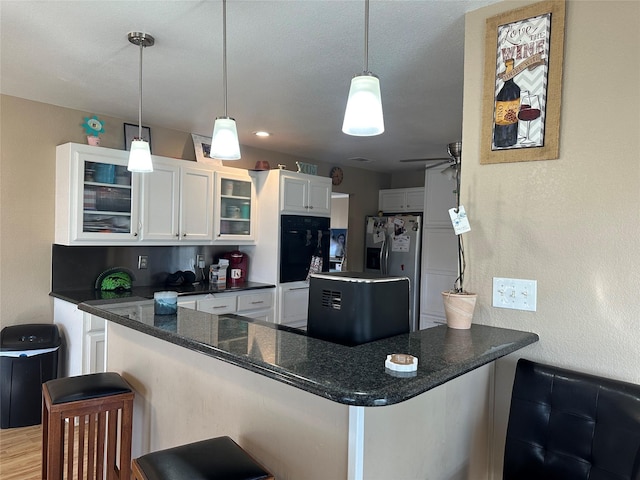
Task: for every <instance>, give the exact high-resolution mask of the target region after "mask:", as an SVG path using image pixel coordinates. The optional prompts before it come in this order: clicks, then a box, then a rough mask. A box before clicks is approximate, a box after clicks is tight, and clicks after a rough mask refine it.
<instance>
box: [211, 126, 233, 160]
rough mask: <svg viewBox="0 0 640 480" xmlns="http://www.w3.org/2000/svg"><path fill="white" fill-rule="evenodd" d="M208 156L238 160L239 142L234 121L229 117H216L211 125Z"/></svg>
mask: <svg viewBox="0 0 640 480" xmlns="http://www.w3.org/2000/svg"><path fill="white" fill-rule="evenodd" d="M210 156H211V157H213V158H217V159H219V160H238V159H239V158H240V144H239V143H238V131H237V130H236V121H235V120H234V119H233V118H229V117H218V118H216V122H215V124H214V125H213V136H212V137H211V153H210Z"/></svg>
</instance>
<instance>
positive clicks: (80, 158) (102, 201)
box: [55, 143, 139, 245]
mask: <svg viewBox="0 0 640 480" xmlns="http://www.w3.org/2000/svg"><path fill="white" fill-rule="evenodd" d="M128 153H129V152H126V151H121V150H112V149H108V148H102V147H93V146H89V145H82V144H75V143H67V144H64V145H60V146H58V147H57V148H56V212H55V242H56V243H58V244H62V245H71V244H77V245H80V244H91V245H108V244H112V243H114V242H137V240H138V233H139V232H138V229H139V225H138V201H139V174H136V173H134V174H132V173H131V172H129V171H128V170H127V161H128Z"/></svg>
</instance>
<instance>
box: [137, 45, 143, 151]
mask: <svg viewBox="0 0 640 480" xmlns="http://www.w3.org/2000/svg"><path fill="white" fill-rule="evenodd" d="M143 49H144V41H143V40H141V41H140V95H138V138H140V139H141V138H142V50H143Z"/></svg>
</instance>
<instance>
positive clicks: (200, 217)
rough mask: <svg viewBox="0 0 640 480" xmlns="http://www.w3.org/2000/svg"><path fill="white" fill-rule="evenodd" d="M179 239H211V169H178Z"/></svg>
mask: <svg viewBox="0 0 640 480" xmlns="http://www.w3.org/2000/svg"><path fill="white" fill-rule="evenodd" d="M180 239H181V240H185V241H187V242H189V241H211V240H213V171H211V170H206V169H203V168H196V167H182V168H181V169H180Z"/></svg>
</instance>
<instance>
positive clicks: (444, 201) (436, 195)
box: [424, 169, 456, 227]
mask: <svg viewBox="0 0 640 480" xmlns="http://www.w3.org/2000/svg"><path fill="white" fill-rule="evenodd" d="M440 172H441V169H432V170H427V173H426V176H425V185H426V195H425V197H426V200H425V212H424V225H425V226H429V227H451V217H450V216H449V209H450V208H453V207H455V206H456V194H455V190H456V183H455V180H450V179H448V178H447V177H446V176H444V175H442V174H441V173H440Z"/></svg>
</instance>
